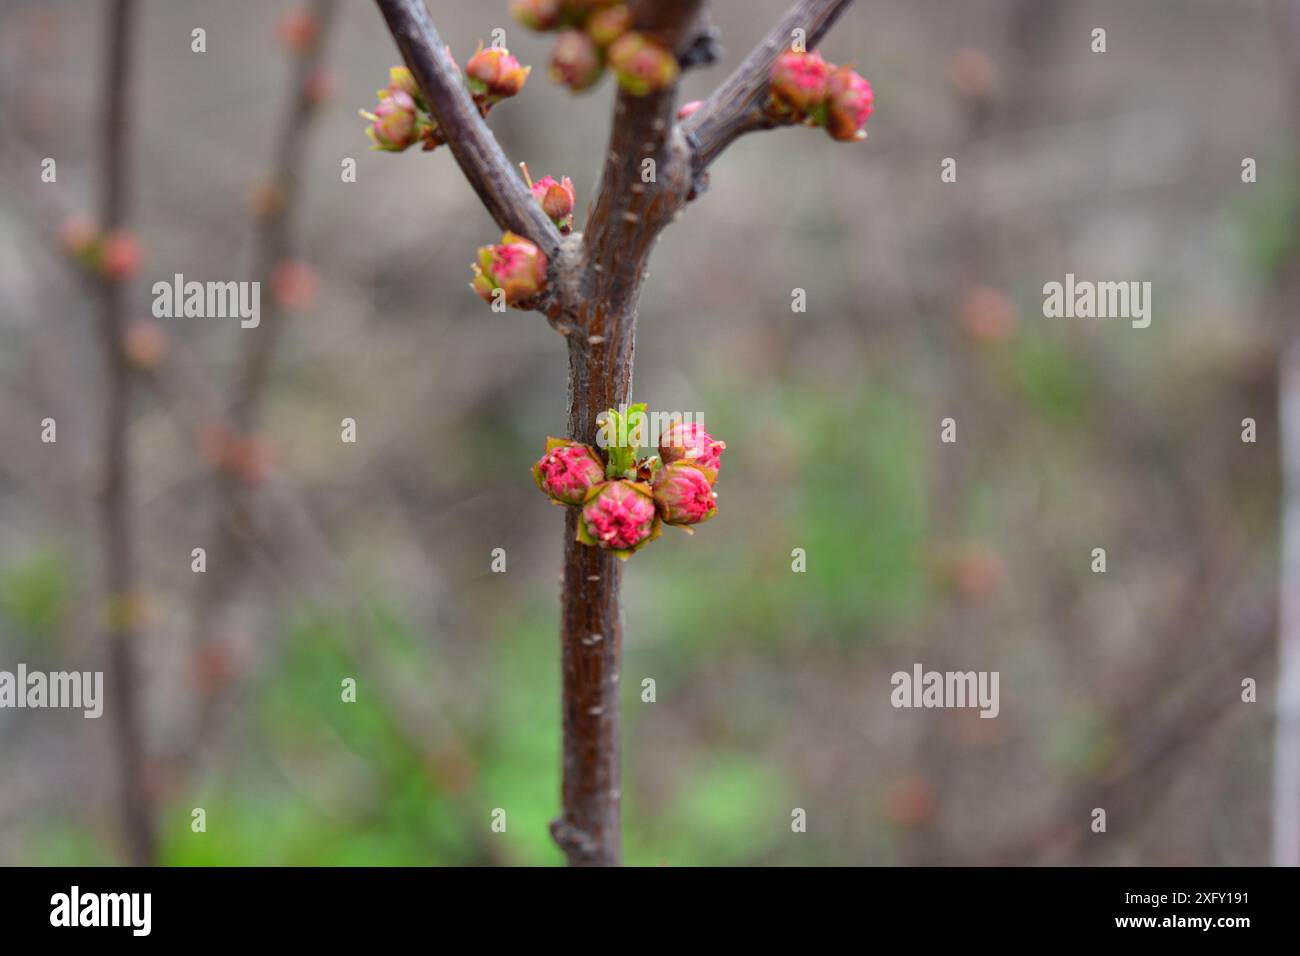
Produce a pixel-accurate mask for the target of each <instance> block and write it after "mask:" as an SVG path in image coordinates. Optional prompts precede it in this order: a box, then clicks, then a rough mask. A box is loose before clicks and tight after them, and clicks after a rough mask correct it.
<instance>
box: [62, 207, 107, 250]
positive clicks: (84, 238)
mask: <svg viewBox="0 0 1300 956" xmlns="http://www.w3.org/2000/svg"><path fill="white" fill-rule="evenodd" d="M101 238H102V237H101V236H100V232H99V225H98V224H97V223H96V222H95V220H93V219H91V218H90V217H89V216H87V215H84V214H82V213H76V214H75V215H72V216H69V217H68V218H67V219H65V220H63V222H62V224H60V226H59V244H60V245H61V246H62V247H63V251H64V252H66V253H67V254H68V255H70V256H76V257H77V258H78V259H81V260H83V261H86V262H89V261H90V260H91V259H92V258H94V257H95V256H96V255H97V253H98V249H97V247H98V245H99V242H100V240H101Z"/></svg>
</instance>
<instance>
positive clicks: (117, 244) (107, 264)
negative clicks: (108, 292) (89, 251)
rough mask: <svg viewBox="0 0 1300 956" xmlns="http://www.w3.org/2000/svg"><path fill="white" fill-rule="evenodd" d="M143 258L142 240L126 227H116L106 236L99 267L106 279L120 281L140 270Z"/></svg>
mask: <svg viewBox="0 0 1300 956" xmlns="http://www.w3.org/2000/svg"><path fill="white" fill-rule="evenodd" d="M143 258H144V250H143V248H142V247H141V245H140V240H139V239H137V238H136V237H135V235H134V234H133V233H131V232H128V231H126V230H125V229H115V230H113V231H112V232H110V233H109V234H108V235H106V236H104V246H103V249H102V250H101V251H100V259H99V269H100V271H101V272H102V273H103V274H104V277H105V278H106V279H112V280H114V281H116V282H120V281H122V280H123V279H129V278H131V277H132V276H133V275H135V274H136V273H137V272H139V271H140V260H141V259H143Z"/></svg>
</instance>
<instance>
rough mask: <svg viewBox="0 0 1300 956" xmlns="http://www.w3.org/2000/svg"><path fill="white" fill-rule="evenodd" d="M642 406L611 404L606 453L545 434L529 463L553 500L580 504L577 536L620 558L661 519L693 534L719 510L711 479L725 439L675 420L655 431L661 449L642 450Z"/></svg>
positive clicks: (655, 531)
mask: <svg viewBox="0 0 1300 956" xmlns="http://www.w3.org/2000/svg"><path fill="white" fill-rule="evenodd" d="M645 408H646V406H645V405H644V404H639V405H633V406H631V407H630V408H628V409H627V411H626V413H624V414H619V412H617V411H615V410H613V409H610V411H609V412H608V414H607V417H606V419H605V422H604V425H603V434H604V435H605V437H606V439H607V440H606V443H605V452H604V457H602V455H601V453H600V452H599V451H597V449H595V448H592V447H591V446H590V445H584V444H582V443H581V442H577V441H572V440H571V439H567V438H548V439H547V440H546V453H545V454H544V455H542V457H541V459H540V460H539V461H538V462H537V464H535V465H533V478H534V479H535V480H536V482H537V487H538V488H541V489H542V491H544V492H545V493H546V495H547V496H548V497H549V498H550V499H551V501H552V502H554V503H555V504H559V505H567V506H569V507H576V508H580V509H581V512H580V514H579V517H578V540H579V541H581V542H582V543H583V544H588V545H591V546H592V547H597V548H604V549H605V550H606V551H611V552H613V553H614V554H615V555H616V556H617V557H619V558H622V559H626V558H627V557H629V556H630V555H631V554H632V553H633V552H635V551H638V550H639V549H641V548H642V547H644V546H645V545H646V544H648V543H649V542H651V541H653V540H654V539H655V538H657V537H659V533H660V530H661V526H662V525H665V524H669V525H674V526H676V527H679V528H681V529H682V530H683V531H686V532H687V533H691V526H692V525H696V524H699V523H700V522H702V521H707V520H709V519H710V518H712V517H713V516H714V515H715V514H717V511H718V505H717V497H718V496H717V492H715V491H714V490H713V485H714V483H715V482H716V481H717V480H718V468H719V465H720V464H721V455H722V450H723V449H724V448H726V447H727V446H726V445H725V444H724V443H723V442H720V441H715V440H714V439H713V437H712V436H711V435H709V433H708V432H706V431H705V430H704V428H703V427H702V426H700V425H695V424H683V423H682V422H675V423H673V425H672V426H670V427H669V428H668V429H667V430H665V431H664V433H663V434H662V435H661V436H660V439H659V449H658V452H659V454H658V456H657V457H655V456H653V455H646V456H642V455H641V453H640V452H641V448H640V440H641V434H642V431H643V426H644V422H645Z"/></svg>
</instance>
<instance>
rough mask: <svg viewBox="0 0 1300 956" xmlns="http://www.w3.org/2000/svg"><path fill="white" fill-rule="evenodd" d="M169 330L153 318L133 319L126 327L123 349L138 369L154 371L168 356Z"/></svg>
mask: <svg viewBox="0 0 1300 956" xmlns="http://www.w3.org/2000/svg"><path fill="white" fill-rule="evenodd" d="M168 344H169V343H168V339H167V332H166V330H165V329H163V327H162V325H161V324H159V323H158V322H156V321H154V320H153V319H133V320H132V321H131V323H130V324H129V325H127V327H126V333H125V335H124V336H123V339H122V351H123V352H124V353H125V354H126V357H127V359H128V360H129V361H130V362H131V364H132V365H134V366H135V367H136V368H138V369H143V370H144V371H153V370H154V369H156V368H158V366H160V365H162V362H163V359H164V358H166V357H167V347H168Z"/></svg>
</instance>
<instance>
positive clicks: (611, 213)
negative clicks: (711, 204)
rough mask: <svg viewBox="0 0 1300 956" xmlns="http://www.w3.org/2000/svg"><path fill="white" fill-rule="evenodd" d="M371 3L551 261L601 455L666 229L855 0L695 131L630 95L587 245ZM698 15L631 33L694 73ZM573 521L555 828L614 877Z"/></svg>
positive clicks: (743, 74)
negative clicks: (798, 61)
mask: <svg viewBox="0 0 1300 956" xmlns="http://www.w3.org/2000/svg"><path fill="white" fill-rule="evenodd" d="M376 2H377V3H378V5H379V8H380V10H381V11H382V12H383V14H384V18H385V19H386V20H387V22H388V26H389V29H390V30H391V31H392V33H393V35H394V37H395V38H396V40H397V44H398V47H399V48H400V49H401V51H402V55H403V57H404V58H405V60H406V64H407V66H408V67H409V68H410V69H411V72H412V73H413V74H414V75H415V78H416V81H417V82H418V83H419V85H420V89H421V91H422V92H423V93H424V96H425V98H426V100H428V102H429V105H430V107H431V109H432V111H433V113H434V118H435V119H436V120H437V122H438V125H439V126H440V127H441V129H442V130H443V132H444V134H445V135H446V137H447V139H448V141H449V143H450V145H451V148H452V151H453V153H454V154H455V156H456V160H457V162H458V163H459V164H460V166H461V169H462V170H463V171H464V173H465V176H466V177H467V178H468V179H469V181H470V183H471V184H472V185H473V186H474V188H475V190H476V191H477V192H478V194H479V197H480V198H481V199H482V200H483V203H484V205H485V206H487V208H488V211H489V212H490V213H491V214H492V216H493V218H494V219H495V220H496V221H497V223H498V224H499V225H501V226H502V227H503V228H508V229H511V230H512V231H514V232H517V233H520V234H522V235H525V236H527V237H528V238H530V239H532V240H533V241H534V242H536V243H538V245H539V246H541V248H542V249H543V251H544V252H546V254H547V256H548V258H550V260H551V275H550V280H551V281H550V282H549V283H548V286H549V290H548V293H547V297H546V301H545V302H544V303H542V304H541V305H540V306H539V307H540V308H541V309H542V310H543V311H545V312H546V313H547V315H548V317H549V318H550V319H551V321H552V323H553V324H554V325H555V326H556V328H558V329H559V330H560V331H561V332H562V333H563V334H565V335H566V337H567V340H568V352H569V410H568V433H569V436H570V437H571V438H574V439H577V440H578V441H582V442H585V443H587V444H592V445H594V444H596V432H597V424H596V416H597V415H599V414H600V413H601V412H604V411H605V410H607V409H610V408H617V407H618V406H620V405H622V404H625V403H627V402H628V401H629V399H630V395H631V389H632V358H633V350H634V346H635V340H636V318H637V313H636V308H637V300H638V297H639V295H640V290H641V285H642V283H643V281H644V280H645V276H646V266H647V263H648V262H649V259H650V253H651V251H652V250H653V248H654V243H655V240H656V238H657V236H658V234H659V232H660V231H661V230H662V229H663V228H664V226H666V225H667V224H668V223H669V222H671V221H672V219H673V218H674V217H675V216H676V215H677V213H678V211H679V210H680V209H681V208H682V206H683V205H684V204H685V203H686V201H687V200H688V198H689V197H690V195H691V191H692V188H693V187H694V184H695V181H696V178H697V177H698V175H699V174H700V173H701V172H703V170H704V168H705V167H706V166H707V165H708V163H709V162H711V161H712V159H713V158H715V157H716V156H717V155H718V154H719V153H720V152H721V151H722V149H723V148H725V146H726V145H727V144H728V143H730V142H731V141H732V140H734V139H735V138H736V137H737V136H739V135H740V134H741V133H743V132H746V131H748V130H749V129H758V128H761V126H763V125H772V124H770V123H769V122H767V121H766V120H763V122H762V123H759V122H758V120H757V119H756V117H755V115H754V111H755V110H758V111H759V112H760V113H761V112H762V107H763V104H764V103H765V100H766V95H767V77H768V74H769V71H770V68H771V64H772V61H773V60H774V59H775V57H776V55H777V54H778V53H779V52H780V50H781V49H782V48H784V47H785V46H786V45H788V44H789V42H790V32H791V31H792V30H793V29H795V28H796V27H801V28H803V29H804V30H805V31H806V34H807V40H808V43H809V44H810V45H811V44H814V43H816V42H817V40H818V39H820V37H821V36H822V34H823V33H824V32H825V31H826V30H827V29H828V28H829V27H830V25H831V23H832V22H833V21H834V20H835V18H836V16H838V14H839V13H840V12H841V11H842V10H843V9H844V7H846V6H847V5H848V3H849V2H850V0H804V2H802V3H799V4H798V5H796V6H795V7H794V9H792V10H791V11H790V13H788V14H787V15H786V16H785V18H783V19H782V20H781V22H780V23H778V24H777V26H776V27H775V28H774V29H773V31H772V33H771V34H770V35H769V37H768V39H767V41H765V43H764V45H763V46H761V47H760V48H759V49H758V50H756V51H755V52H754V53H753V54H751V56H750V57H749V58H748V59H747V60H746V61H745V64H744V65H742V67H741V68H740V70H738V71H737V73H736V74H735V75H733V76H732V77H731V79H729V80H728V81H727V82H726V83H725V84H724V85H723V87H722V88H721V89H720V90H719V91H718V92H717V93H715V94H714V96H713V97H712V98H711V99H710V100H709V102H708V104H707V105H706V106H705V107H702V108H701V110H700V111H699V113H697V114H696V116H694V117H692V120H691V122H690V123H689V124H687V125H686V126H683V125H681V124H678V123H677V122H676V104H677V86H676V85H675V84H674V85H673V86H672V87H670V88H668V89H663V90H659V91H656V92H652V93H650V94H649V95H646V96H633V95H632V94H630V93H628V92H627V91H625V90H620V91H619V92H618V94H617V97H616V99H615V105H614V122H613V128H612V130H611V132H610V141H609V147H608V149H607V150H606V153H605V161H604V167H603V171H602V175H601V181H600V186H599V188H598V190H597V192H596V198H595V202H594V203H593V206H592V212H591V216H590V219H589V221H588V222H587V224H586V230H585V232H584V233H583V234H582V236H581V237H579V236H572V237H570V238H569V239H568V240H561V239H560V236H559V234H558V231H557V230H556V229H555V228H554V226H553V224H552V223H551V222H550V220H549V219H547V218H546V216H545V214H544V213H542V212H541V210H540V208H539V207H538V205H537V204H536V203H535V202H534V201H533V200H532V197H531V195H530V193H529V192H528V190H527V189H526V188H525V187H524V185H523V183H522V182H520V181H519V179H518V177H516V176H515V174H514V169H513V168H512V167H511V166H510V164H509V162H508V161H507V160H506V158H505V155H504V153H502V151H501V149H500V147H499V146H498V145H497V143H496V140H495V139H494V138H493V137H492V134H491V132H490V131H489V130H488V128H487V126H486V124H485V123H484V122H483V120H482V117H481V116H479V114H478V111H477V110H476V109H475V108H474V106H473V103H472V101H471V99H470V97H469V94H468V93H467V92H466V90H465V88H464V85H463V83H462V82H461V80H460V77H459V75H458V74H457V72H456V71H455V69H454V66H453V64H452V63H451V61H450V60H449V58H448V56H447V54H446V51H445V47H444V45H443V41H442V39H441V38H440V37H439V36H438V33H437V31H436V30H435V29H434V27H433V24H432V23H431V22H430V21H429V17H428V14H427V13H426V12H425V10H424V8H423V5H422V4H420V3H419V2H417V0H376ZM701 7H702V0H637V2H636V4H635V6H634V8H633V17H634V29H636V30H637V31H638V32H641V33H644V34H646V35H647V36H649V37H651V38H653V39H654V40H655V41H657V42H658V43H660V44H661V45H663V46H665V47H667V48H668V49H670V50H673V51H675V52H676V54H677V56H678V58H679V62H680V61H681V60H683V59H684V60H686V61H687V62H688V65H689V63H691V62H693V61H694V60H695V59H696V58H697V57H698V55H699V54H700V52H701V51H700V49H699V48H700V47H701V45H703V46H707V47H710V49H711V44H712V31H711V30H710V28H709V26H708V24H707V23H706V22H703V20H702V18H701V16H700V13H701ZM701 37H703V41H701ZM706 52H707V51H706ZM706 58H707V57H706ZM692 137H693V139H692ZM561 257H562V258H561ZM557 264H558V267H557ZM577 521H578V514H577V512H576V510H574V509H570V510H569V511H568V514H567V518H566V520H565V528H564V534H565V542H564V585H563V595H562V598H561V601H562V611H561V669H562V672H563V705H562V711H563V724H564V744H563V752H564V759H563V769H564V784H563V814H562V816H561V817H560V818H559V819H557V820H556V821H555V822H553V823H552V824H551V832H552V834H553V835H554V836H555V839H556V842H557V843H559V845H560V847H561V848H562V849H563V850H564V852H565V854H566V856H567V857H568V860H569V863H570V864H571V865H611V864H617V863H619V862H620V860H621V857H622V849H621V842H622V841H621V832H620V826H621V824H620V809H619V808H620V790H619V785H620V784H619V774H620V762H619V700H618V698H619V695H618V687H619V661H620V648H621V643H622V627H621V619H620V618H621V611H620V607H619V584H620V581H621V568H620V565H619V562H618V561H617V559H615V558H614V557H612V556H611V555H610V554H609V553H608V552H606V551H602V550H600V549H598V548H592V547H588V546H586V545H583V544H580V543H579V542H578V541H577V540H576V533H577Z"/></svg>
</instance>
